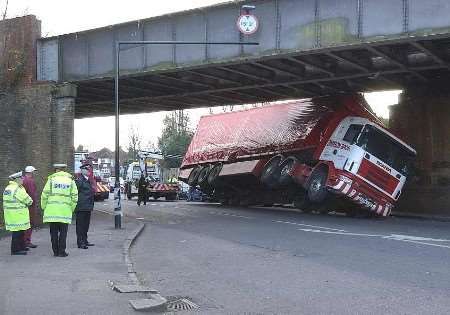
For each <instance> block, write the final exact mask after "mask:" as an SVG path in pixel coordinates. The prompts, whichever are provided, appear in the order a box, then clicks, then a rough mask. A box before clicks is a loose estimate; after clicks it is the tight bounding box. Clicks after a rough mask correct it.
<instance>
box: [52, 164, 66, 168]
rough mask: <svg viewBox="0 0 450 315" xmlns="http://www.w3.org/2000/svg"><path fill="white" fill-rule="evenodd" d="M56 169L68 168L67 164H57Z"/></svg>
mask: <svg viewBox="0 0 450 315" xmlns="http://www.w3.org/2000/svg"><path fill="white" fill-rule="evenodd" d="M53 167H54V168H67V164H63V163H57V164H53Z"/></svg>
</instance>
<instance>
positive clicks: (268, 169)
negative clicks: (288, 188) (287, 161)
mask: <svg viewBox="0 0 450 315" xmlns="http://www.w3.org/2000/svg"><path fill="white" fill-rule="evenodd" d="M282 160H283V157H282V156H281V155H276V156H274V157H272V158H271V159H270V160H269V161H268V162H267V163H266V165H264V168H263V170H262V172H261V182H262V183H263V184H265V185H267V186H269V187H270V188H275V187H276V186H278V179H279V177H280V163H281V161H282Z"/></svg>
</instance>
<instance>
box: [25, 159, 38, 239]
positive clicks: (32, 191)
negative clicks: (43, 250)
mask: <svg viewBox="0 0 450 315" xmlns="http://www.w3.org/2000/svg"><path fill="white" fill-rule="evenodd" d="M35 171H37V170H36V168H35V167H34V166H31V165H30V166H27V167H25V172H24V176H23V188H25V191H26V192H27V194H28V195H29V196H30V197H31V199H33V204H32V205H31V206H29V207H28V211H29V212H30V223H31V228H29V229H28V230H26V231H25V233H24V242H25V245H26V246H27V247H29V248H36V247H37V245H35V244H33V243H32V242H31V234H32V233H33V228H34V227H36V226H37V220H36V217H37V204H38V201H39V200H38V195H37V190H36V183H35V181H34V172H35Z"/></svg>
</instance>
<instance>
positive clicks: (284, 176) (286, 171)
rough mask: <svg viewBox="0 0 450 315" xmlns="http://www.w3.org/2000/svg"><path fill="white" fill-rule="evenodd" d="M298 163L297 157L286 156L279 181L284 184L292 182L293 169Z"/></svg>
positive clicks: (282, 163)
mask: <svg viewBox="0 0 450 315" xmlns="http://www.w3.org/2000/svg"><path fill="white" fill-rule="evenodd" d="M295 163H297V159H296V158H295V157H293V156H290V157H288V158H286V159H285V160H284V161H283V162H281V164H280V177H279V178H278V183H279V184H280V185H282V186H286V185H289V184H290V183H292V177H291V175H290V173H291V171H292V169H293V168H294V166H295Z"/></svg>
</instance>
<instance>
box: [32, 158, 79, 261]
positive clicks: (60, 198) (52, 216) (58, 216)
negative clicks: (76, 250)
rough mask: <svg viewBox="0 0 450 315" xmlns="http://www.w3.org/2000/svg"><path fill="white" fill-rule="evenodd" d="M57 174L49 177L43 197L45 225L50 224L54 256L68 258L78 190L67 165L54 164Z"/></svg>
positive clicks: (42, 206)
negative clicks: (69, 237)
mask: <svg viewBox="0 0 450 315" xmlns="http://www.w3.org/2000/svg"><path fill="white" fill-rule="evenodd" d="M53 167H54V168H55V173H54V174H53V175H50V176H49V177H48V180H47V183H46V184H45V187H44V190H43V191H42V195H41V208H42V210H43V211H44V218H43V219H44V220H43V222H44V223H49V224H50V237H51V241H52V249H53V254H54V256H59V257H67V256H68V255H69V254H67V253H66V238H67V230H68V227H69V224H70V223H71V222H72V213H73V211H74V210H75V207H76V206H77V202H78V190H77V185H76V184H75V182H74V180H73V178H72V175H70V174H69V173H67V172H66V169H67V165H66V164H54V165H53Z"/></svg>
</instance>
